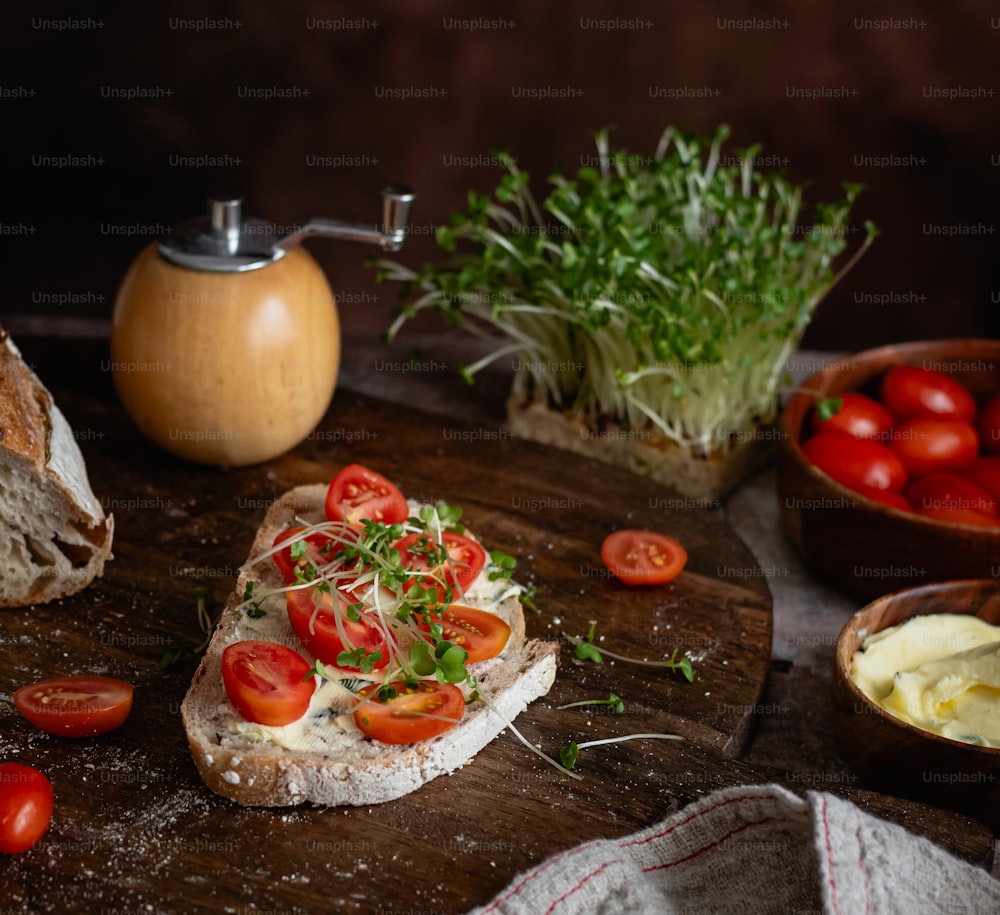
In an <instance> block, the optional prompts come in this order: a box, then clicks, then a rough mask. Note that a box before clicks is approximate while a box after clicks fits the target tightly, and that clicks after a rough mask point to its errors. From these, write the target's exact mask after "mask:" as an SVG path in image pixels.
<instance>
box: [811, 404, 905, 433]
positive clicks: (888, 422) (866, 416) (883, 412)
mask: <svg viewBox="0 0 1000 915" xmlns="http://www.w3.org/2000/svg"><path fill="white" fill-rule="evenodd" d="M837 397H838V399H839V400H840V409H839V410H837V412H836V413H835V414H834V415H833V416H831V417H830V418H829V419H820V418H819V415H818V413H817V411H816V410H813V416H812V428H813V432H843V433H844V434H845V435H851V436H853V437H854V438H873V439H875V440H876V441H878V440H880V439H883V438H885V436H886V435H887V434H888V432H889V430H890V429H891V428H892V425H893V423H894V422H895V420H894V419H893V417H892V414H891V413H890V412H889V411H888V410H887V409H886V408H885V407H883V406H882V404H880V403H878V402H877V401H875V400H872V399H871V398H870V397H865V395H864V394H855V393H853V392H848V393H846V394H838V395H837Z"/></svg>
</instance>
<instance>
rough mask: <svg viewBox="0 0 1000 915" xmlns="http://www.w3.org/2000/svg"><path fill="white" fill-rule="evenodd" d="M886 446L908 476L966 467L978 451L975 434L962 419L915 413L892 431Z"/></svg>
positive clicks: (977, 439) (977, 440) (977, 437)
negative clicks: (937, 417)
mask: <svg viewBox="0 0 1000 915" xmlns="http://www.w3.org/2000/svg"><path fill="white" fill-rule="evenodd" d="M889 447H890V448H891V449H892V452H893V454H895V455H896V457H898V458H899V459H900V461H902V462H903V466H904V467H905V468H906V470H907V473H909V475H910V476H911V477H920V476H923V475H924V474H925V473H930V472H931V471H932V470H960V469H961V468H963V467H968V466H969V464H971V463H972V462H973V461H974V460H975V459H976V454H977V452H978V451H979V436H978V435H977V434H976V430H975V429H973V428H972V426H970V425H969V424H968V423H965V422H959V421H958V420H954V419H933V418H930V417H925V416H915V417H913V419H908V420H906V422H903V423H900V425H898V426H896V428H895V429H893V430H892V433H891V435H890V437H889Z"/></svg>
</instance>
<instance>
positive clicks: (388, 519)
mask: <svg viewBox="0 0 1000 915" xmlns="http://www.w3.org/2000/svg"><path fill="white" fill-rule="evenodd" d="M409 516H410V509H409V506H408V505H407V503H406V499H405V498H404V497H403V494H402V493H401V492H400V491H399V490H398V489H397V488H396V487H395V486H394V485H393V484H392V483H390V482H389V481H388V480H387V479H386V478H385V477H384V476H382V474H380V473H376V472H375V471H374V470H369V469H368V468H367V467H362V466H361V465H360V464H350V465H349V466H347V467H345V468H344V469H343V470H341V471H340V473H338V474H337V475H336V476H335V477H334V478H333V481H332V482H331V483H330V487H329V489H327V492H326V517H327V518H328V519H329V520H330V521H348V522H349V523H350V524H352V525H354V526H355V527H362V526H363V524H362V522H363V521H364V520H365V519H369V520H371V521H379V522H382V523H383V524H402V523H403V522H404V521H405V520H406V519H407V518H408V517H409Z"/></svg>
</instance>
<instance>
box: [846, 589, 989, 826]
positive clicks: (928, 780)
mask: <svg viewBox="0 0 1000 915" xmlns="http://www.w3.org/2000/svg"><path fill="white" fill-rule="evenodd" d="M928 613H968V614H972V615H973V616H978V617H979V618H980V619H983V620H985V621H986V622H988V623H992V624H994V625H1000V583H998V582H996V581H984V580H978V581H952V582H945V583H939V584H931V585H924V586H922V587H919V588H911V589H908V590H903V591H898V592H896V593H895V594H889V595H886V596H884V597H880V598H879V599H878V600H876V601H874V602H873V603H871V604H868V605H867V606H866V607H864V608H862V609H861V610H859V611H858V612H857V613H855V614H854V616H852V617H851V618H850V620H848V622H847V625H846V626H844V628H843V630H842V631H841V633H840V637H839V639H838V640H837V649H836V654H835V655H834V662H833V705H834V729H835V731H836V735H837V739H838V741H839V743H840V745H841V748H842V749H843V752H844V755H845V757H846V758H847V759H848V761H849V762H850V763H851V765H852V766H853V767H854V768H855V769H856V771H857V773H858V775H859V776H861V778H862V779H863V780H864V781H865V782H866V783H867V784H868V785H869V786H870V787H873V788H876V789H879V790H881V791H884V792H887V793H890V794H894V795H900V796H903V797H909V798H912V799H914V800H919V801H924V802H925V803H929V804H932V805H934V806H936V807H943V808H946V809H949V810H956V811H959V812H961V813H965V814H968V815H969V816H973V817H975V818H977V819H979V820H982V821H983V822H985V823H987V824H988V825H989V826H990V827H992V828H993V829H994V830H996V829H1000V749H996V748H993V747H980V746H973V745H971V744H966V743H961V742H960V741H957V740H949V739H948V738H946V737H940V736H938V735H937V734H931V733H929V732H927V731H922V730H920V728H917V727H914V726H913V725H910V724H907V723H906V722H904V721H901V720H900V719H899V718H896V717H895V716H893V715H890V714H889V713H888V712H887V711H885V710H884V709H883V708H881V706H879V705H878V704H876V703H875V702H873V701H872V700H871V699H869V698H868V697H867V696H866V695H865V694H864V693H863V692H862V691H861V690H860V689H859V688H858V686H857V685H856V684H855V683H854V681H853V680H852V679H851V659H852V658H853V657H854V653H855V652H856V651H857V650H858V649H859V648H860V647H861V644H862V643H863V642H864V640H865V638H867V637H868V636H869V635H871V634H873V633H876V632H879V631H881V630H882V629H887V628H888V627H890V626H895V625H896V624H897V623H901V622H903V621H904V620H907V619H910V618H911V617H914V616H921V615H924V614H928Z"/></svg>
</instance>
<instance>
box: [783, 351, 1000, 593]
mask: <svg viewBox="0 0 1000 915" xmlns="http://www.w3.org/2000/svg"><path fill="white" fill-rule="evenodd" d="M779 423H780V429H781V436H780V440H779V447H778V513H779V517H780V519H781V523H782V527H783V528H784V530H785V533H786V535H787V536H788V537H789V539H790V540H791V542H792V544H793V545H794V546H795V548H796V550H797V551H798V553H799V554H800V555H801V556H802V557H803V559H804V561H805V562H806V564H807V565H808V566H809V567H810V568H811V569H812V570H813V571H814V572H816V573H817V574H818V575H819V576H820V577H821V578H823V579H825V580H827V581H828V582H830V583H832V584H834V585H835V586H837V587H838V588H840V589H842V590H844V591H846V592H848V593H849V594H852V595H853V596H855V597H858V598H860V599H862V600H870V599H872V598H875V597H877V596H879V595H881V594H886V593H888V592H890V591H895V590H898V589H901V588H908V587H914V586H918V585H925V584H929V583H932V582H939V581H947V580H951V579H957V578H978V579H990V578H997V577H1000V510H998V506H1000V341H994V340H977V339H972V340H935V341H921V342H914V343H902V344H896V345H892V346H885V347H880V348H878V349H872V350H866V351H864V352H861V353H857V354H855V355H852V356H847V357H845V358H843V359H840V360H837V361H836V362H834V363H832V364H831V365H829V366H827V367H826V368H824V369H822V370H821V371H819V372H817V373H816V374H814V375H812V376H811V377H810V378H808V379H807V380H806V381H804V382H803V383H802V384H801V385H800V387H799V389H798V390H797V391H796V393H795V394H793V395H792V396H791V397H790V398H789V400H788V402H787V404H786V405H785V408H784V410H783V412H782V416H781V418H780V420H779Z"/></svg>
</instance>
